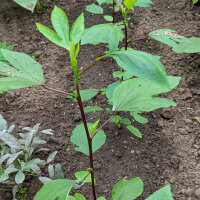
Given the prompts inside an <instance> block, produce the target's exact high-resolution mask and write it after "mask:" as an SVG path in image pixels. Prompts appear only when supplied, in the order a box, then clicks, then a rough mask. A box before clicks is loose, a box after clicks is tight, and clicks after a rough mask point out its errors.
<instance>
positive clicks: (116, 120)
mask: <svg viewBox="0 0 200 200" xmlns="http://www.w3.org/2000/svg"><path fill="white" fill-rule="evenodd" d="M121 119H122V118H121V117H120V116H119V115H115V116H114V117H113V118H112V119H111V120H110V122H114V123H116V124H117V123H118V122H120V120H121Z"/></svg>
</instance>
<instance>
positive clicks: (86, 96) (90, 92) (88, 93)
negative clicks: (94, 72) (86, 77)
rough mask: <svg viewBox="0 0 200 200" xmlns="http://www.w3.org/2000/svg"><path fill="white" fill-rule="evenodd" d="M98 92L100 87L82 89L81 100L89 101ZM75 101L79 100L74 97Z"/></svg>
mask: <svg viewBox="0 0 200 200" xmlns="http://www.w3.org/2000/svg"><path fill="white" fill-rule="evenodd" d="M97 94H98V89H86V90H80V95H81V100H82V101H88V100H90V99H91V98H93V97H94V96H96V95H97ZM74 101H75V102H77V100H76V99H74Z"/></svg>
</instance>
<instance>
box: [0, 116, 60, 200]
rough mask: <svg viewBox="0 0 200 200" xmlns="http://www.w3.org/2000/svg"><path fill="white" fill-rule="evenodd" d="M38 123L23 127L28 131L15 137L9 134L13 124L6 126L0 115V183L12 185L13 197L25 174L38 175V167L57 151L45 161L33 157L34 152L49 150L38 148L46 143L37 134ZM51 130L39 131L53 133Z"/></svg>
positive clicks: (44, 163) (39, 171) (51, 158)
mask: <svg viewBox="0 0 200 200" xmlns="http://www.w3.org/2000/svg"><path fill="white" fill-rule="evenodd" d="M39 125H40V124H36V125H35V126H34V127H33V128H30V127H24V128H23V130H25V131H28V133H26V134H25V133H19V136H20V137H21V138H20V139H17V138H16V137H14V136H13V135H12V134H11V133H12V131H13V129H14V127H15V126H14V125H12V126H11V127H10V128H8V126H7V122H6V120H4V119H3V118H2V116H1V115H0V139H1V140H2V141H3V142H2V143H1V151H0V167H1V170H0V184H2V186H3V185H5V186H7V187H8V186H11V187H13V189H12V193H13V198H14V199H15V196H16V192H17V190H18V188H19V187H21V185H22V183H23V182H24V180H25V178H26V176H28V175H31V176H33V175H37V176H40V174H41V169H40V168H41V167H43V166H44V165H46V164H48V163H50V162H51V161H52V160H53V159H54V157H55V155H56V153H57V151H55V152H53V153H52V154H50V155H49V157H48V158H47V161H44V160H40V159H39V158H35V153H38V152H40V151H49V149H47V148H40V146H41V145H44V144H46V141H45V140H42V139H41V136H40V135H39V134H38V129H39ZM51 131H52V130H43V131H41V132H42V133H43V134H50V135H53V134H52V132H51Z"/></svg>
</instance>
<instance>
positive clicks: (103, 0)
mask: <svg viewBox="0 0 200 200" xmlns="http://www.w3.org/2000/svg"><path fill="white" fill-rule="evenodd" d="M97 2H98V4H99V5H101V4H103V3H106V2H107V0H97Z"/></svg>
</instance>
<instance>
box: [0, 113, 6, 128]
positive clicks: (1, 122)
mask: <svg viewBox="0 0 200 200" xmlns="http://www.w3.org/2000/svg"><path fill="white" fill-rule="evenodd" d="M7 128H8V125H7V121H6V120H5V119H4V118H3V117H2V115H0V131H3V130H7Z"/></svg>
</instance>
